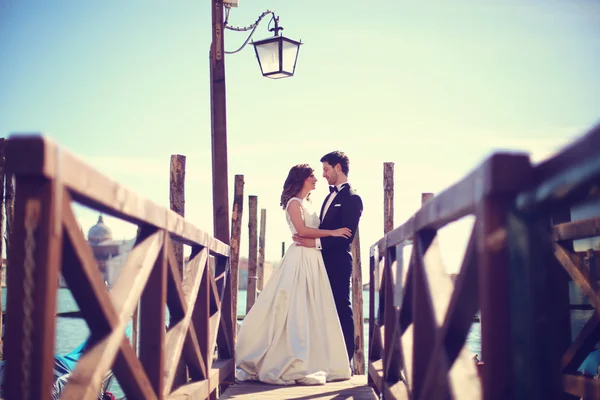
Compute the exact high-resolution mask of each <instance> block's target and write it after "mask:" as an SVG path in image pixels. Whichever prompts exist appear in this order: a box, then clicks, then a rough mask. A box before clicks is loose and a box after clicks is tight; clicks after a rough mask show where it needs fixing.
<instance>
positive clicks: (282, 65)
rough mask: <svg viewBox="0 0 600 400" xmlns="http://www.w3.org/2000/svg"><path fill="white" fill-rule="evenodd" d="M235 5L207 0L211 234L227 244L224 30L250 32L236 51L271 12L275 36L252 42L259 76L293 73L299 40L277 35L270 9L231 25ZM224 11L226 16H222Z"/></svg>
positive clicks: (230, 1) (231, 1)
mask: <svg viewBox="0 0 600 400" xmlns="http://www.w3.org/2000/svg"><path fill="white" fill-rule="evenodd" d="M232 6H234V7H235V6H237V0H226V1H224V0H211V7H212V43H211V46H210V102H211V107H210V113H211V151H212V183H213V227H214V236H215V238H217V239H218V240H220V241H221V242H223V243H226V244H229V242H230V240H229V239H230V236H229V185H228V180H229V175H228V158H227V107H226V106H227V104H226V95H225V54H226V53H228V52H226V51H225V46H224V30H225V29H230V30H233V31H250V30H251V32H250V35H249V36H248V38H247V39H246V41H245V42H244V44H243V45H242V47H240V48H239V49H238V50H236V51H233V52H229V53H237V52H238V51H240V50H241V49H243V48H244V46H245V45H246V44H247V43H248V41H249V40H250V38H251V37H252V35H253V34H254V31H255V30H256V28H257V27H258V25H259V23H260V21H261V20H262V19H263V18H264V17H265V16H266V15H271V16H272V18H271V22H274V23H275V27H274V28H271V29H270V31H272V32H275V36H274V37H272V38H269V39H265V40H261V41H258V42H253V45H254V49H255V52H256V57H257V59H258V62H259V65H260V68H261V72H262V74H263V76H265V77H269V78H273V79H278V78H285V77H289V76H293V75H294V71H295V68H296V59H297V57H298V50H299V47H300V44H301V43H300V42H297V41H295V40H291V39H288V38H285V37H283V36H280V35H279V31H281V30H283V28H282V27H280V26H279V18H278V17H276V16H275V14H274V13H273V12H272V11H265V12H264V13H262V15H260V16H259V17H258V19H257V20H256V22H255V23H254V24H252V25H250V26H249V27H245V28H235V27H232V26H229V25H228V23H227V20H228V17H229V10H230V8H231V7H232ZM224 15H226V17H225V18H224Z"/></svg>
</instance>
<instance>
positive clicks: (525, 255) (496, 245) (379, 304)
mask: <svg viewBox="0 0 600 400" xmlns="http://www.w3.org/2000/svg"><path fill="white" fill-rule="evenodd" d="M5 144H6V146H5V153H6V174H7V179H10V181H11V182H12V178H11V177H12V176H13V175H14V178H15V183H16V186H15V189H16V190H15V193H16V197H15V207H14V210H15V213H14V217H12V216H11V221H12V226H13V227H14V231H12V232H11V235H10V247H9V249H8V268H7V290H8V298H7V313H6V336H5V342H4V349H5V351H4V359H5V362H6V364H5V370H4V376H5V381H4V385H3V387H2V391H3V393H4V398H7V399H27V400H29V399H35V400H42V399H47V398H49V396H50V393H51V389H52V382H53V362H54V359H53V356H54V337H55V330H56V321H55V311H56V301H57V300H56V298H57V288H58V277H59V274H62V275H63V277H64V278H65V281H66V282H67V285H68V286H69V289H70V290H71V292H72V294H73V297H74V298H75V300H76V301H77V303H78V306H79V308H80V310H81V316H82V317H83V318H84V319H85V321H86V323H87V324H88V326H89V328H90V332H91V334H90V342H89V344H88V347H87V349H86V351H85V352H84V354H83V356H82V357H81V359H80V360H79V362H78V363H77V366H76V367H75V370H74V371H73V373H72V374H71V376H70V378H69V380H68V382H67V384H66V386H65V389H64V392H63V395H62V397H61V398H64V399H77V400H81V399H84V400H95V399H97V398H98V393H99V391H100V389H101V387H102V384H103V380H104V379H105V378H106V376H107V375H108V374H114V376H115V377H116V378H117V379H118V381H119V384H120V385H121V387H122V389H123V390H124V392H125V394H126V396H127V398H128V399H144V400H148V399H150V400H151V399H157V400H158V399H179V400H183V399H215V398H217V397H218V398H222V399H267V400H268V399H295V400H309V399H311V400H312V399H336V400H337V399H375V398H379V396H382V397H383V398H385V399H413V400H430V399H444V400H445V399H449V398H452V399H469V400H470V399H485V400H496V399H498V400H504V399H528V400H529V399H544V400H546V399H557V400H558V399H561V400H562V399H564V400H573V399H579V398H582V397H583V398H585V399H599V400H600V379H598V378H595V377H594V376H593V375H587V374H582V373H580V372H579V371H578V369H579V366H580V365H581V364H582V362H583V361H584V360H585V359H586V357H588V355H589V354H590V353H591V352H592V351H594V350H595V349H596V347H597V343H598V341H599V340H600V317H599V316H600V283H599V282H600V280H599V278H600V262H599V261H598V260H599V257H600V247H599V248H589V249H585V250H581V249H577V248H576V246H574V241H577V240H579V239H584V238H598V237H600V210H599V208H600V207H597V206H598V204H600V126H598V127H595V128H593V129H592V130H591V131H590V132H589V133H588V134H587V135H585V136H583V137H582V138H580V139H579V140H577V141H575V142H574V143H572V144H571V145H569V146H567V147H566V148H565V149H564V150H563V151H561V152H559V153H558V154H556V155H555V156H553V157H552V158H550V159H548V160H546V161H544V162H542V163H540V164H537V165H533V164H531V162H530V160H529V157H528V156H527V155H524V154H514V153H499V154H494V155H492V156H490V157H489V158H488V159H487V160H485V161H484V162H483V163H482V164H481V165H480V166H479V167H477V168H475V169H474V170H473V171H472V172H471V173H470V174H468V175H467V176H466V177H464V178H463V179H462V180H460V181H459V182H457V183H456V184H454V185H452V186H451V187H449V188H447V189H446V190H445V191H443V192H441V193H439V194H437V195H436V196H435V197H433V198H429V196H425V197H424V202H423V205H422V207H421V208H420V209H419V210H416V212H415V213H414V215H413V216H412V217H411V218H409V219H408V220H407V221H406V222H404V223H403V224H401V225H399V226H397V227H395V228H394V227H393V224H391V223H390V221H389V220H387V219H386V234H385V235H384V236H383V237H382V238H380V239H378V240H377V241H376V242H375V243H374V245H373V246H372V247H371V249H370V254H369V261H370V263H369V266H370V282H369V284H370V285H369V288H370V310H369V315H368V318H369V351H368V368H367V375H361V374H357V375H355V376H353V377H352V379H350V380H348V381H342V382H334V383H328V384H327V385H324V386H285V387H282V386H273V385H265V384H260V383H240V382H235V379H234V366H235V331H236V319H237V318H236V312H235V311H236V310H235V306H234V304H235V296H236V290H233V288H234V287H236V286H233V285H232V282H237V276H232V270H231V264H235V263H236V262H237V260H231V257H232V254H234V255H235V254H237V253H236V252H237V251H238V250H239V248H238V249H237V250H236V249H234V250H232V248H230V247H229V246H228V245H227V244H225V243H223V242H221V241H219V240H216V239H215V238H214V237H213V236H211V235H210V234H208V233H206V232H204V231H202V230H201V229H199V228H198V227H196V226H194V225H193V224H191V223H190V222H189V221H187V220H185V219H184V217H183V216H182V215H180V214H179V213H177V212H174V211H172V210H169V209H167V208H164V207H161V206H158V205H156V204H154V203H152V202H150V201H148V200H147V199H144V198H142V197H140V196H139V195H137V194H136V193H135V192H133V191H130V190H127V189H125V188H123V187H122V186H120V185H119V184H118V183H116V182H114V181H112V180H111V179H110V178H108V177H106V176H104V175H102V174H100V173H98V172H97V171H95V170H94V169H92V168H91V167H89V166H88V165H86V164H85V163H84V162H83V161H81V160H79V159H77V158H76V157H75V156H73V155H71V154H70V153H68V152H67V151H65V150H64V149H61V148H60V147H59V146H58V145H57V144H55V143H53V142H52V141H51V140H48V139H46V138H44V137H43V136H29V137H27V136H15V137H11V138H9V139H8V140H6V143H5ZM386 168H388V169H389V168H391V165H388V166H387V167H386ZM388 186H389V185H388ZM386 190H389V187H387V186H386ZM386 196H387V195H386ZM390 199H391V197H390V196H387V197H386V205H385V207H388V206H389V204H391V201H390ZM238 200H239V199H238ZM73 202H78V203H80V204H83V205H86V206H89V207H91V208H94V209H96V210H100V211H101V212H103V213H106V214H108V215H112V216H115V217H118V218H121V219H123V220H126V221H129V222H132V223H134V224H136V225H138V227H139V230H138V236H137V240H136V243H135V245H134V247H133V249H132V251H131V253H130V255H129V258H128V260H127V262H126V263H125V265H124V267H123V270H122V272H121V275H120V276H119V279H118V281H117V283H116V284H115V286H114V287H113V288H112V290H110V291H108V290H107V288H106V286H105V285H104V282H103V281H102V277H101V275H100V273H99V271H98V268H97V265H96V263H95V260H94V258H93V255H92V254H91V250H90V248H89V246H88V244H87V242H86V240H85V238H84V237H83V235H82V232H81V231H80V228H79V226H78V224H77V220H76V219H75V216H74V213H73V210H72V203H73ZM590 204H591V205H595V206H596V208H595V209H593V207H592V210H593V211H594V213H593V215H588V216H586V218H585V219H581V220H572V214H571V210H573V209H574V208H576V207H579V206H581V205H590ZM235 209H236V208H235V207H234V210H235ZM238 209H239V210H240V211H241V207H240V208H238ZM181 214H183V210H181ZM467 215H473V216H475V223H474V225H473V230H472V233H471V236H470V240H469V244H468V246H467V249H466V251H465V256H464V259H463V263H462V266H461V269H460V272H459V274H458V276H457V277H456V280H455V281H454V282H453V281H452V279H451V278H450V276H449V275H448V274H447V272H446V271H445V269H444V265H443V262H442V259H441V253H440V249H439V243H438V241H439V239H438V235H437V232H438V230H439V229H441V228H443V227H444V226H446V225H448V224H450V223H452V222H453V221H456V220H458V219H460V218H462V217H464V216H467ZM240 217H241V215H238V214H236V218H238V219H239V218H240ZM13 218H14V219H13ZM238 222H239V221H238ZM236 230H237V231H238V232H239V226H238V227H237V229H234V231H236ZM363 239H364V238H363ZM175 244H181V245H185V246H189V248H190V249H191V255H190V259H189V261H188V262H186V263H185V264H184V265H183V266H181V267H180V265H179V262H178V260H177V257H176V255H175V254H176V252H175V250H174V249H175V247H176V246H175ZM232 245H233V243H232ZM354 245H355V248H354V249H353V253H354V254H355V256H356V257H357V258H358V259H360V252H359V251H358V250H359V249H358V248H356V244H354ZM235 246H239V240H237V242H236V243H235ZM406 246H411V248H412V255H411V257H410V260H409V262H408V263H405V262H404V260H403V259H402V255H403V250H404V248H405V247H406ZM235 256H236V257H237V255H235ZM405 265H408V268H405ZM355 267H356V265H355ZM358 275H360V274H358ZM353 285H354V286H355V287H356V288H358V290H355V291H354V293H362V282H361V281H360V280H359V279H357V280H355V281H353ZM572 290H578V291H580V292H581V293H582V294H583V295H585V297H586V298H587V299H588V300H589V305H586V307H583V308H582V305H581V304H571V302H570V298H569V291H572ZM355 304H362V298H358V299H355ZM166 308H168V310H169V312H170V316H171V318H170V321H166V319H165V309H166ZM358 308H359V309H360V308H361V307H358ZM582 310H587V311H590V315H591V316H590V318H589V321H588V322H587V324H586V325H585V327H584V328H583V329H582V330H581V331H580V332H579V333H576V334H574V335H573V336H572V335H571V313H572V312H574V311H577V312H580V311H582ZM591 310H593V311H595V312H593V313H592V312H591ZM475 315H481V332H482V338H481V339H482V354H481V356H482V359H483V363H475V362H474V361H473V359H472V354H471V353H470V352H469V351H468V350H467V348H466V345H465V341H466V337H467V334H468V332H469V329H470V326H471V323H472V321H473V318H474V316H475ZM133 316H139V318H138V319H135V318H133V321H135V322H134V324H135V325H136V327H137V328H138V338H139V345H138V346H135V345H132V344H131V342H130V340H129V339H127V338H126V336H125V328H126V326H127V325H128V324H129V322H130V321H131V320H132V317H133ZM361 317H362V316H361ZM359 321H362V318H359ZM360 325H361V324H360V323H358V324H357V326H358V327H357V329H359V330H361V328H362V327H361V326H360ZM356 343H357V356H356V357H355V359H356V360H358V362H359V364H360V363H361V360H362V337H361V336H360V335H358V334H357V335H356ZM134 344H138V343H134ZM358 372H359V373H360V372H361V371H360V368H358Z"/></svg>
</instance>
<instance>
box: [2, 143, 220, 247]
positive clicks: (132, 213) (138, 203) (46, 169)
mask: <svg viewBox="0 0 600 400" xmlns="http://www.w3.org/2000/svg"><path fill="white" fill-rule="evenodd" d="M25 154H26V155H27V156H25ZM6 166H7V174H15V175H21V176H24V177H25V176H41V177H44V178H47V179H50V180H54V181H59V182H60V184H61V185H62V186H63V187H65V189H67V190H68V191H69V192H70V194H71V196H72V197H73V199H74V200H75V201H77V202H79V203H81V204H83V205H85V206H88V207H91V208H94V209H95V210H98V211H100V212H103V213H106V214H108V215H112V216H114V217H117V218H120V219H123V220H125V221H127V222H131V223H132V224H136V225H142V224H149V225H152V226H154V227H156V228H158V229H165V230H167V231H169V233H170V234H171V236H174V237H175V238H176V239H177V240H179V241H181V242H183V243H184V244H188V245H190V246H194V245H201V246H204V247H208V248H209V249H210V252H211V254H213V255H215V254H221V255H223V256H229V246H228V245H227V243H225V242H224V241H220V240H218V239H216V238H214V237H213V236H211V235H210V234H209V233H207V232H205V231H203V230H201V229H199V228H197V227H196V226H195V225H194V224H192V223H191V222H189V221H187V220H185V219H184V218H183V217H182V216H180V215H179V214H177V213H176V212H174V211H172V210H169V209H166V208H164V207H162V206H159V205H158V204H156V203H154V202H153V201H150V200H148V199H146V198H144V197H142V196H140V195H139V194H137V193H136V192H134V191H133V190H130V189H127V188H126V187H124V186H122V185H120V184H119V183H117V182H115V181H113V180H112V179H110V178H109V177H107V176H105V175H103V174H101V173H100V172H99V171H97V170H96V169H94V168H92V167H91V166H89V165H87V164H85V163H84V162H83V161H81V160H80V159H79V158H77V157H76V156H74V155H73V154H71V153H70V152H69V151H67V150H65V149H62V148H60V147H59V146H57V145H56V143H55V142H54V141H53V140H51V139H49V138H46V137H43V136H40V135H33V136H27V135H19V136H14V137H11V138H10V139H9V140H8V141H7V144H6ZM7 182H8V181H7ZM6 201H7V203H8V202H9V193H8V191H7V195H6ZM8 220H9V215H8V212H7V222H8ZM227 230H229V227H228V228H227ZM227 241H228V240H227ZM9 246H10V240H9Z"/></svg>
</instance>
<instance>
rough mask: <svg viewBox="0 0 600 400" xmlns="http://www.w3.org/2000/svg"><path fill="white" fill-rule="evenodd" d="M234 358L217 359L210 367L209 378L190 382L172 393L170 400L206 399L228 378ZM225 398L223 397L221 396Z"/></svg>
mask: <svg viewBox="0 0 600 400" xmlns="http://www.w3.org/2000/svg"><path fill="white" fill-rule="evenodd" d="M234 366H235V365H234V362H233V360H231V359H229V360H217V361H215V362H214V363H213V366H212V367H211V369H210V376H209V377H208V379H205V380H202V381H200V382H194V383H189V384H187V385H185V386H182V387H180V388H178V389H177V390H176V391H174V392H173V393H171V395H170V396H169V400H196V399H198V400H204V399H207V398H209V395H210V393H211V392H213V391H214V390H215V389H216V388H217V386H218V385H219V384H220V383H221V382H223V379H225V378H226V376H227V373H228V371H230V370H231V369H232V368H233V367H234ZM221 398H223V397H221Z"/></svg>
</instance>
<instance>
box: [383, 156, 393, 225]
mask: <svg viewBox="0 0 600 400" xmlns="http://www.w3.org/2000/svg"><path fill="white" fill-rule="evenodd" d="M392 229H394V163H393V162H386V163H383V233H388V232H389V231H391V230H392Z"/></svg>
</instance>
